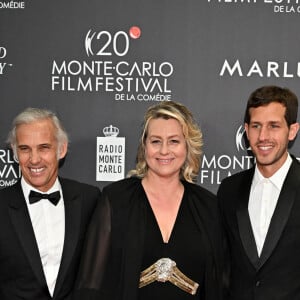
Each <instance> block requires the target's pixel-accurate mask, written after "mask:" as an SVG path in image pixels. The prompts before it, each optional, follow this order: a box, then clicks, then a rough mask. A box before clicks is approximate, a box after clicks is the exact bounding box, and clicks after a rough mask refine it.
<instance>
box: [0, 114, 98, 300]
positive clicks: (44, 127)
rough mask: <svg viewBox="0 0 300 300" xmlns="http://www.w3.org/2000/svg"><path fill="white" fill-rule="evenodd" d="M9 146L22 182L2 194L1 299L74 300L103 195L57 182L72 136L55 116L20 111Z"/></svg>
mask: <svg viewBox="0 0 300 300" xmlns="http://www.w3.org/2000/svg"><path fill="white" fill-rule="evenodd" d="M8 142H9V143H10V145H11V147H12V149H13V151H14V155H15V157H16V158H17V159H18V161H19V166H20V169H21V172H22V177H21V180H20V181H18V182H17V183H16V184H15V185H13V186H11V187H8V188H5V189H2V190H0V299H1V300H21V299H22V300H50V299H54V300H69V299H70V298H71V293H72V289H73V285H74V281H75V277H76V273H77V269H78V264H79V260H80V255H81V250H82V244H83V239H84V235H85V232H86V228H87V225H88V221H89V220H90V217H91V215H92V212H93V210H94V207H95V205H96V202H97V201H98V199H99V197H100V190H99V189H98V188H96V187H93V186H90V185H87V184H83V183H79V182H76V181H73V180H69V179H64V178H60V177H58V168H59V160H60V159H62V158H64V157H65V155H66V153H67V148H68V136H67V134H66V132H65V130H64V128H63V126H62V124H61V122H60V121H59V119H58V118H57V117H56V115H55V114H54V113H53V112H51V111H48V110H44V109H36V108H29V109H26V110H25V111H23V112H21V113H20V114H19V115H18V116H17V117H16V118H15V120H14V122H13V126H12V130H11V132H10V133H9V137H8Z"/></svg>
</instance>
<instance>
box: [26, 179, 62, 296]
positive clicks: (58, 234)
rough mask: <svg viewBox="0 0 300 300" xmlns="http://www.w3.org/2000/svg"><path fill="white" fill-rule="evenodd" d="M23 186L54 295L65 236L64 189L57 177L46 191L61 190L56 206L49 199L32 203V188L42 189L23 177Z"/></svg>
mask: <svg viewBox="0 0 300 300" xmlns="http://www.w3.org/2000/svg"><path fill="white" fill-rule="evenodd" d="M21 186H22V189H23V193H24V196H25V199H26V204H27V207H28V210H29V215H30V219H31V223H32V226H33V230H34V234H35V238H36V241H37V244H38V248H39V252H40V256H41V261H42V265H43V269H44V274H45V277H46V281H47V285H48V289H49V292H50V294H51V296H53V292H54V288H55V283H56V278H57V274H58V271H59V267H60V261H61V256H62V251H63V245H64V238H65V207H64V201H63V194H62V189H61V186H60V183H59V181H58V179H56V181H55V183H54V185H53V187H52V188H51V189H50V190H49V191H47V192H45V193H52V192H55V191H60V195H61V198H60V200H59V202H58V204H57V205H56V206H55V205H53V204H52V203H51V202H50V201H49V200H47V199H42V200H40V201H38V202H36V203H33V204H30V203H29V193H30V190H34V191H37V192H39V193H41V191H39V190H37V189H35V188H33V187H31V186H30V185H29V184H28V183H27V182H26V181H25V180H24V179H23V178H22V179H21Z"/></svg>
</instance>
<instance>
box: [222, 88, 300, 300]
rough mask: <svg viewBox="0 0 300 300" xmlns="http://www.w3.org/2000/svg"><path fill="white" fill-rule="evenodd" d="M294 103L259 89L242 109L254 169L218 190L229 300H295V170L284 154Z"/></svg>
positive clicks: (293, 130) (298, 250) (294, 127)
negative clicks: (227, 254)
mask: <svg viewBox="0 0 300 300" xmlns="http://www.w3.org/2000/svg"><path fill="white" fill-rule="evenodd" d="M297 111H298V100H297V97H296V95H295V94H294V93H292V92H291V91H290V90H288V89H286V88H281V87H277V86H264V87H261V88H259V89H257V90H255V91H254V92H253V93H252V94H251V95H250V98H249V100H248V103H247V108H246V112H245V118H244V121H245V130H246V134H247V138H248V140H249V144H250V147H251V151H252V152H253V154H254V156H255V161H256V164H255V166H254V167H253V168H251V169H249V170H247V171H243V172H241V173H238V174H235V175H233V176H231V177H228V178H226V179H224V180H223V182H222V183H221V185H220V188H219V190H218V197H219V200H220V207H221V211H222V214H223V219H224V227H225V230H226V232H227V237H228V244H229V250H230V254H231V259H230V289H229V292H230V300H299V299H300V164H299V162H298V161H297V160H296V159H295V158H294V157H292V156H291V155H290V154H289V153H288V144H289V143H290V142H292V141H293V140H294V139H295V138H296V135H297V132H298V129H299V124H298V123H297Z"/></svg>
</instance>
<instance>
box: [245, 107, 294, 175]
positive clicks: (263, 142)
mask: <svg viewBox="0 0 300 300" xmlns="http://www.w3.org/2000/svg"><path fill="white" fill-rule="evenodd" d="M285 111H286V108H285V107H284V106H283V105H282V104H281V103H277V102H271V103H270V104H268V105H265V106H260V107H257V108H250V111H249V112H250V123H249V124H245V129H246V133H247V137H248V140H249V143H250V147H251V149H252V152H253V153H254V155H255V158H256V163H257V166H258V168H259V170H260V171H261V172H262V174H263V175H264V176H265V177H270V176H272V175H273V174H274V173H275V172H276V171H277V170H278V169H279V168H280V167H281V166H282V165H283V163H284V162H285V160H286V158H287V148H288V143H289V141H292V140H293V139H294V138H295V137H296V135H297V132H298V129H299V124H298V123H294V124H292V125H290V127H288V125H287V122H286V120H285V118H284V115H285Z"/></svg>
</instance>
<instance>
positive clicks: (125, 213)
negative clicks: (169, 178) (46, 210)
mask: <svg viewBox="0 0 300 300" xmlns="http://www.w3.org/2000/svg"><path fill="white" fill-rule="evenodd" d="M183 184H184V187H185V193H187V199H188V205H189V207H190V209H191V212H192V214H193V218H194V220H195V222H196V224H197V225H198V228H199V230H200V231H201V232H202V233H203V239H204V241H205V244H206V246H207V249H208V253H209V254H210V255H208V256H207V257H206V268H205V298H203V300H220V299H221V294H222V283H221V277H222V276H221V269H222V267H221V262H222V251H221V227H220V219H219V215H218V207H217V201H216V197H215V195H213V194H212V193H210V192H209V191H207V190H205V189H203V188H201V187H200V186H198V185H195V184H191V183H188V182H183ZM146 201H147V197H146V194H145V192H144V189H143V187H142V184H141V180H140V179H138V178H134V177H133V178H127V179H124V180H121V181H119V182H115V183H113V184H111V185H108V186H106V187H105V188H104V189H103V197H102V200H101V201H100V202H99V204H98V207H97V209H96V211H95V214H94V216H93V219H92V221H91V223H90V226H89V231H88V234H87V241H86V245H85V251H84V254H83V259H82V263H81V268H80V272H79V278H78V284H77V290H75V295H74V299H76V300H86V299H88V300H92V299H93V300H94V299H95V300H99V299H101V300H136V299H138V285H139V278H140V272H141V263H142V258H143V253H144V252H143V247H144V236H145V230H146V217H145V216H146V203H147V202H146ZM195 242H197V241H195ZM187 259H189V258H188V257H187ZM202 288H203V287H202Z"/></svg>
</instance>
